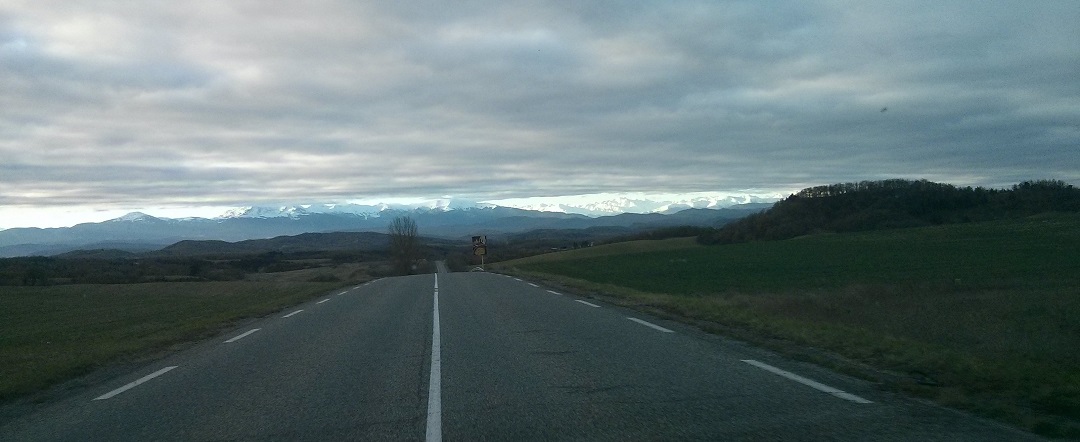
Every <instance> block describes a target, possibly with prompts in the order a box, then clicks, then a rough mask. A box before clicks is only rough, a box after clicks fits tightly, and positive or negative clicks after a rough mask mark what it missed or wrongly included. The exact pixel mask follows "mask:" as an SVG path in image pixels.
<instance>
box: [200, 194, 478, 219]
mask: <svg viewBox="0 0 1080 442" xmlns="http://www.w3.org/2000/svg"><path fill="white" fill-rule="evenodd" d="M492 207H495V205H493V204H485V203H477V202H473V201H468V200H460V199H451V198H446V199H437V200H429V201H421V202H417V203H410V204H402V203H398V204H387V203H378V204H352V203H346V204H298V205H288V206H249V207H240V208H236V209H231V210H228V211H226V212H225V213H224V214H222V215H221V216H219V217H218V219H228V218H293V219H296V218H299V217H302V216H306V215H314V214H327V215H351V216H357V217H361V218H377V217H379V216H380V214H382V213H383V212H385V211H388V210H391V211H398V212H400V211H415V210H430V211H440V212H445V211H450V210H461V209H475V208H492Z"/></svg>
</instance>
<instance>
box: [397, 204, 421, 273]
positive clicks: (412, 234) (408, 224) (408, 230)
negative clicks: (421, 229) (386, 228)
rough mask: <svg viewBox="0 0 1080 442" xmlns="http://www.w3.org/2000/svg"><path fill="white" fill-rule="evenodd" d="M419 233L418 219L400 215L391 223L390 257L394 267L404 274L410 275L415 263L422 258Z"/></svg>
mask: <svg viewBox="0 0 1080 442" xmlns="http://www.w3.org/2000/svg"><path fill="white" fill-rule="evenodd" d="M418 237H419V235H418V233H417V228H416V221H414V220H413V219H412V218H410V217H408V216H399V217H397V218H394V221H392V222H391V223H390V258H391V259H392V260H393V263H394V269H395V270H396V271H397V272H398V273H400V274H402V275H410V274H412V272H413V265H414V264H416V262H417V261H418V260H419V258H420V244H419V239H418Z"/></svg>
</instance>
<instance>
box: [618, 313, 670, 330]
mask: <svg viewBox="0 0 1080 442" xmlns="http://www.w3.org/2000/svg"><path fill="white" fill-rule="evenodd" d="M626 319H629V320H631V321H634V322H636V323H638V324H641V325H644V326H646V327H649V328H653V329H656V330H660V331H662V332H664V333H675V332H674V331H671V330H668V329H666V328H664V327H661V326H659V325H656V324H653V323H651V322H645V321H642V320H640V319H638V318H631V317H627V318H626Z"/></svg>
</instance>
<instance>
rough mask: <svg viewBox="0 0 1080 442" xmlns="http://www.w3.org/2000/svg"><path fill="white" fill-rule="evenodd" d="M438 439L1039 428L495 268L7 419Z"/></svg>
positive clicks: (231, 339)
mask: <svg viewBox="0 0 1080 442" xmlns="http://www.w3.org/2000/svg"><path fill="white" fill-rule="evenodd" d="M8 416H11V414H8ZM424 439H427V440H440V439H445V440H454V441H456V440H563V439H578V440H580V439H586V440H859V441H862V440H918V441H929V440H949V441H955V440H980V441H985V440H1009V441H1015V440H1037V439H1036V438H1034V437H1033V436H1030V435H1028V434H1026V433H1021V432H1018V431H1016V430H1013V429H1010V428H1007V427H1004V426H1002V425H999V424H996V423H992V422H989V421H985V420H982V419H978V418H974V417H970V416H967V415H965V414H962V413H959V412H955V411H950V410H946V409H942V408H939V407H936V406H932V405H928V404H925V403H922V402H919V401H915V400H911V399H907V398H904V397H900V396H897V395H894V394H892V393H888V392H883V391H879V390H878V389H875V388H874V386H873V385H871V384H869V383H866V382H863V381H859V380H856V379H852V378H849V377H846V376H843V375H839V374H836V373H833V372H830V371H827V370H824V369H821V368H818V367H815V366H812V365H808V364H804V363H800V362H794V361H790V360H786V359H783V358H781V357H779V356H777V355H774V354H772V353H770V352H768V351H765V350H761V349H758V348H755V347H752V346H749V345H746V344H741V343H738V342H734V341H730V340H726V339H723V338H719V337H716V336H711V335H707V334H704V333H702V332H700V331H697V330H695V329H693V328H690V327H686V326H683V325H680V324H675V323H671V322H668V321H663V320H659V319H657V318H653V317H649V316H647V315H643V314H641V313H637V312H633V311H629V310H624V309H621V308H617V307H613V306H609V305H606V304H603V303H600V302H597V301H595V300H589V299H584V298H579V297H576V296H572V295H570V294H563V293H558V292H555V291H552V290H548V289H547V288H544V287H540V286H537V285H536V284H532V283H530V282H528V281H520V280H516V279H514V278H511V277H508V276H503V275H497V274H491V273H480V272H477V273H451V274H447V273H443V274H438V275H433V274H432V275H416V276H410V277H400V278H385V279H380V280H377V281H373V282H372V283H369V284H366V285H363V286H358V287H354V288H351V289H348V290H341V291H338V292H334V293H329V294H327V295H326V296H324V297H320V298H318V299H315V300H313V301H311V302H309V303H306V304H303V305H300V306H297V307H295V308H291V309H287V310H285V311H282V312H280V313H279V314H275V315H273V316H270V317H266V318H263V319H260V320H257V321H252V322H250V323H248V324H245V325H244V326H242V327H238V328H236V329H235V330H232V331H230V332H229V333H227V334H224V335H222V336H220V337H219V338H216V339H212V340H209V341H206V342H202V343H200V344H198V345H196V346H193V347H192V348H189V349H187V350H184V351H181V352H178V353H176V354H173V355H170V356H167V357H164V358H162V359H161V360H158V361H156V362H154V363H152V364H149V365H146V366H143V367H139V368H138V369H136V370H133V371H132V372H130V373H126V374H123V375H120V376H117V377H114V378H112V379H109V380H108V381H106V382H104V383H102V384H100V385H89V386H85V387H80V388H76V389H74V390H73V391H71V392H69V393H68V394H67V395H66V397H64V398H62V399H58V400H55V401H53V402H52V403H49V404H46V405H41V406H36V407H33V410H32V411H28V412H23V413H21V414H19V415H17V416H15V417H11V418H10V419H9V420H8V421H7V422H4V423H3V424H0V440H3V441H8V440H12V441H15V440H18V441H24V440H25V441H37V440H41V441H53V440H57V441H94V440H259V441H262V440H319V441H326V440H424Z"/></svg>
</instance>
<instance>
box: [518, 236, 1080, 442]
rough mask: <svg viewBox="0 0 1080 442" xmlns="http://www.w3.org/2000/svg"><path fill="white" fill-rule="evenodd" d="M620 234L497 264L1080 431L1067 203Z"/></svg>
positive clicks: (1078, 279) (1076, 285) (1029, 421)
mask: <svg viewBox="0 0 1080 442" xmlns="http://www.w3.org/2000/svg"><path fill="white" fill-rule="evenodd" d="M652 246H655V247H656V248H657V250H655V251H649V248H650V247H652ZM619 247H621V248H622V249H623V250H624V251H627V252H626V253H608V252H605V251H604V250H603V248H595V249H592V250H590V249H586V250H581V251H573V252H567V253H557V254H548V255H544V256H540V257H534V258H528V259H524V260H519V261H511V262H507V263H502V264H501V268H502V269H506V270H508V271H518V272H524V273H528V274H531V275H534V276H540V275H543V276H544V277H546V278H549V279H550V280H552V281H555V282H559V283H562V284H565V285H569V286H576V287H578V288H581V289H583V290H587V291H589V292H599V293H603V294H604V295H606V296H609V297H611V299H612V301H613V302H618V303H622V304H624V305H630V306H636V307H638V308H647V309H650V310H655V311H660V312H662V313H664V314H668V315H671V316H673V317H682V318H687V319H691V320H699V321H706V323H707V324H709V323H712V324H718V325H719V326H721V327H720V328H717V329H718V330H719V329H723V330H726V331H728V332H733V333H736V334H738V335H739V336H740V337H742V338H746V339H751V340H755V339H756V340H758V341H759V342H766V341H770V340H771V341H774V342H775V341H777V340H781V341H783V342H786V343H789V344H790V343H794V344H797V345H799V346H803V347H809V348H818V349H825V350H828V352H831V353H833V354H839V355H842V356H844V357H845V358H846V360H848V361H853V362H852V363H853V364H860V365H869V366H873V367H876V368H877V369H879V370H881V372H883V373H896V374H897V376H896V377H894V378H886V379H888V380H885V381H883V383H884V384H885V387H887V388H895V389H901V390H905V391H909V392H913V393H916V394H919V395H923V396H925V397H930V398H933V399H936V400H938V401H939V402H941V403H945V404H949V405H953V406H958V407H962V408H967V409H971V410H975V411H977V412H980V413H982V414H985V415H989V416H992V417H997V418H1000V419H1003V420H1006V421H1009V422H1012V423H1015V424H1018V425H1021V426H1023V427H1026V428H1029V429H1032V430H1035V431H1037V432H1039V433H1041V434H1045V435H1051V436H1054V435H1057V436H1062V435H1067V436H1070V437H1080V351H1077V349H1080V216H1078V215H1045V216H1038V217H1032V218H1025V219H1018V220H1006V221H996V222H987V223H975V224H959V225H947V226H937V227H927V228H915V229H899V230H886V231H875V232H864V233H852V234H821V235H811V236H806V237H801V238H795V239H791V240H785V241H769V242H754V243H743V244H732V245H723V246H708V247H705V246H699V245H696V244H693V243H692V242H691V241H689V240H686V239H684V240H668V241H657V242H643V243H639V244H637V245H635V246H632V247H631V246H627V245H619ZM732 330H734V331H732ZM834 365H836V364H835V363H834ZM841 368H842V367H841Z"/></svg>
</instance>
